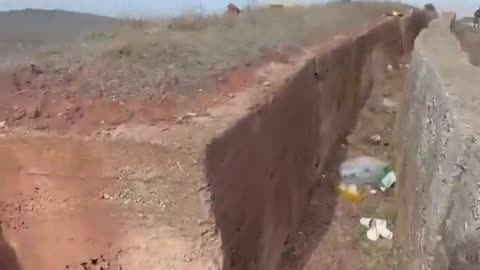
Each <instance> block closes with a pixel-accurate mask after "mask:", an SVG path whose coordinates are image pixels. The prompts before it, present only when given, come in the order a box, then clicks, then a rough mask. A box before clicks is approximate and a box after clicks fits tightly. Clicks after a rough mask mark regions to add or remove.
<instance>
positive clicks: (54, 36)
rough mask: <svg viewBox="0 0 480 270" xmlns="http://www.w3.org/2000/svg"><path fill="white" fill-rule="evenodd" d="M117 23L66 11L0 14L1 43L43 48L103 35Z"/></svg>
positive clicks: (103, 18) (9, 12) (99, 17)
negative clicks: (94, 33) (83, 35)
mask: <svg viewBox="0 0 480 270" xmlns="http://www.w3.org/2000/svg"><path fill="white" fill-rule="evenodd" d="M116 22H117V19H114V18H110V17H104V16H97V15H92V14H84V13H77V12H69V11H64V10H41V9H25V10H15V11H6V12H0V42H26V43H33V44H37V43H39V44H44V43H50V42H56V41H64V40H69V39H72V38H75V37H77V36H79V35H81V34H83V33H88V32H92V31H103V30H108V29H111V28H112V27H113V26H115V24H116Z"/></svg>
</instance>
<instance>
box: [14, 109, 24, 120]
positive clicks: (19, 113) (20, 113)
mask: <svg viewBox="0 0 480 270" xmlns="http://www.w3.org/2000/svg"><path fill="white" fill-rule="evenodd" d="M26 115H27V113H26V112H25V111H16V112H15V113H14V114H13V120H20V119H22V118H24V117H25V116H26Z"/></svg>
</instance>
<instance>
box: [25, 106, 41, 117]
mask: <svg viewBox="0 0 480 270" xmlns="http://www.w3.org/2000/svg"><path fill="white" fill-rule="evenodd" d="M38 117H40V109H39V108H38V107H35V108H33V109H32V110H31V111H29V112H28V118H30V119H37V118H38Z"/></svg>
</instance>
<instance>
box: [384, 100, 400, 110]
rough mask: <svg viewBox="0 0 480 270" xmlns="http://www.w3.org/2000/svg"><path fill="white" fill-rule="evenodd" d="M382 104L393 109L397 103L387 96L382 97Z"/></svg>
mask: <svg viewBox="0 0 480 270" xmlns="http://www.w3.org/2000/svg"><path fill="white" fill-rule="evenodd" d="M383 106H385V107H387V108H389V109H393V108H396V107H397V106H398V104H397V103H396V102H395V101H393V100H391V99H389V98H384V99H383Z"/></svg>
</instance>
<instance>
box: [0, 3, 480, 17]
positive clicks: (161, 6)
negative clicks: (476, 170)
mask: <svg viewBox="0 0 480 270" xmlns="http://www.w3.org/2000/svg"><path fill="white" fill-rule="evenodd" d="M249 1H252V0H173V1H172V0H0V11H6V10H15V9H25V8H39V9H63V10H69V11H77V12H86V13H93V14H98V15H105V16H113V17H125V16H127V17H128V16H133V17H138V16H142V17H150V16H165V15H176V14H179V13H182V12H185V11H186V10H189V9H190V10H191V9H199V8H201V9H202V10H204V11H206V12H217V11H223V10H224V9H225V7H226V6H227V5H228V4H229V3H230V2H233V3H235V4H236V5H238V6H239V7H242V6H244V5H246V4H247V3H248V2H249ZM253 1H256V2H257V3H268V2H269V1H268V0H253ZM291 1H292V0H291ZM293 1H295V2H300V3H307V4H308V3H318V2H320V3H321V2H326V0H293ZM402 2H405V3H408V4H412V5H416V6H423V5H424V4H425V3H427V2H431V3H433V4H434V5H435V6H436V7H437V9H438V10H448V11H456V12H457V14H458V15H459V17H460V16H471V13H472V14H473V12H474V11H475V9H476V8H478V7H480V0H427V1H421V0H404V1H402Z"/></svg>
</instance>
